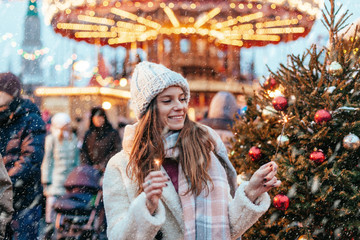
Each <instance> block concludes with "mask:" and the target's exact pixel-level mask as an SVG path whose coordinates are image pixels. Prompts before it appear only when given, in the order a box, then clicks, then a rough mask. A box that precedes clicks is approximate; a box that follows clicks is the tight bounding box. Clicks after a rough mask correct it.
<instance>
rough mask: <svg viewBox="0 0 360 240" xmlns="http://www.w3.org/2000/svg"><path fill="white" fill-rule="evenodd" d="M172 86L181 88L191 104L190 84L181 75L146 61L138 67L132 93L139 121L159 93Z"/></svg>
mask: <svg viewBox="0 0 360 240" xmlns="http://www.w3.org/2000/svg"><path fill="white" fill-rule="evenodd" d="M171 86H179V87H181V88H182V89H183V90H184V93H185V97H186V99H187V102H188V103H189V100H190V88H189V84H188V82H187V81H186V79H185V78H184V77H183V76H181V74H179V73H176V72H174V71H171V70H170V69H168V68H166V67H165V66H163V65H161V64H156V63H152V62H147V61H144V62H140V63H139V64H138V65H136V67H135V70H134V73H133V75H132V78H131V84H130V93H131V104H132V108H133V110H134V112H135V116H136V117H137V119H140V118H141V117H142V116H143V115H144V113H145V112H146V110H147V107H148V106H149V104H150V102H151V101H152V100H153V99H154V98H155V97H156V96H157V95H158V94H159V93H161V92H162V91H164V90H165V89H166V88H168V87H171Z"/></svg>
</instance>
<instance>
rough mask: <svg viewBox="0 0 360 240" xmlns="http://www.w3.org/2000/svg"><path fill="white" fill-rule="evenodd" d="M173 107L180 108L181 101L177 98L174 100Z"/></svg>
mask: <svg viewBox="0 0 360 240" xmlns="http://www.w3.org/2000/svg"><path fill="white" fill-rule="evenodd" d="M174 109H176V110H179V109H182V103H181V102H180V101H179V100H177V101H175V103H174Z"/></svg>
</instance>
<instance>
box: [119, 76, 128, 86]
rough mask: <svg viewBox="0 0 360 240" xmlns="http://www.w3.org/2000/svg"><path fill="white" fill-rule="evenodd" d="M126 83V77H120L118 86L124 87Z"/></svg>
mask: <svg viewBox="0 0 360 240" xmlns="http://www.w3.org/2000/svg"><path fill="white" fill-rule="evenodd" d="M127 84H128V81H127V79H126V78H121V79H120V82H119V85H120V87H125V86H126V85H127Z"/></svg>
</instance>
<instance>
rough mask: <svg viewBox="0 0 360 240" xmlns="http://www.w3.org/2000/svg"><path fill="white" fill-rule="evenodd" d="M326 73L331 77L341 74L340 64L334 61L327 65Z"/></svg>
mask: <svg viewBox="0 0 360 240" xmlns="http://www.w3.org/2000/svg"><path fill="white" fill-rule="evenodd" d="M328 73H329V74H331V75H332V76H335V77H338V76H340V75H341V74H342V73H343V68H342V66H341V65H340V63H338V62H336V61H334V62H332V63H331V64H330V65H329V68H328Z"/></svg>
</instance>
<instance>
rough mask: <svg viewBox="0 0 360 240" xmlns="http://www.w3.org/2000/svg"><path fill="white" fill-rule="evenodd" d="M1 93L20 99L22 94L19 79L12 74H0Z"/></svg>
mask: <svg viewBox="0 0 360 240" xmlns="http://www.w3.org/2000/svg"><path fill="white" fill-rule="evenodd" d="M0 91H1V92H6V93H7V94H9V95H10V96H13V97H19V96H20V93H21V84H20V80H19V78H18V77H17V76H15V75H14V74H13V73H11V72H6V73H0Z"/></svg>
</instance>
